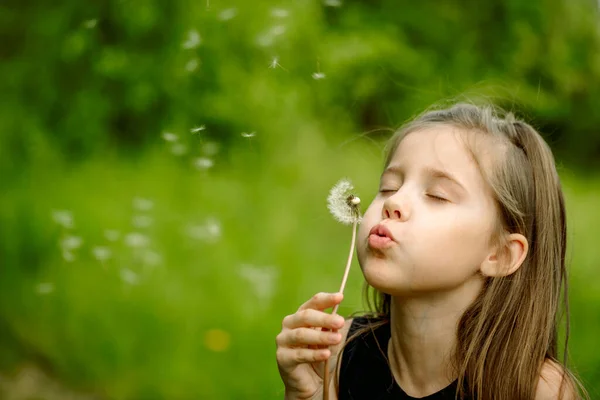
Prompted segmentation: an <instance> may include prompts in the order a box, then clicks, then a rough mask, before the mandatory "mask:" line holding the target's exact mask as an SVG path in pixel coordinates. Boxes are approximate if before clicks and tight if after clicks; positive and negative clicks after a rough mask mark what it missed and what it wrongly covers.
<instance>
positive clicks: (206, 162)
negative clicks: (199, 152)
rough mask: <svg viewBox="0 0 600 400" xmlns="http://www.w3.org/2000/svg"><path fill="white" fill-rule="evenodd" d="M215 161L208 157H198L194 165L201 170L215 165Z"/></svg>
mask: <svg viewBox="0 0 600 400" xmlns="http://www.w3.org/2000/svg"><path fill="white" fill-rule="evenodd" d="M214 164H215V163H214V161H213V160H211V159H210V158H206V157H198V158H196V159H195V160H194V167H196V168H197V169H200V170H205V169H209V168H210V167H212V166H213V165H214Z"/></svg>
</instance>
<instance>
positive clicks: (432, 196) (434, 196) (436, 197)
mask: <svg viewBox="0 0 600 400" xmlns="http://www.w3.org/2000/svg"><path fill="white" fill-rule="evenodd" d="M425 195H426V196H427V198H428V199H430V200H432V201H435V202H439V203H448V202H450V200H448V199H447V198H446V197H444V196H443V195H441V194H437V193H426V194H425Z"/></svg>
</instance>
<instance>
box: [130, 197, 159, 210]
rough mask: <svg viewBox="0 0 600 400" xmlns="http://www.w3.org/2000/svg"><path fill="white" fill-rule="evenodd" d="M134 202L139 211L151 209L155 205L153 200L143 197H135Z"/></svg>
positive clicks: (134, 206)
mask: <svg viewBox="0 0 600 400" xmlns="http://www.w3.org/2000/svg"><path fill="white" fill-rule="evenodd" d="M132 202H133V208H135V209H136V210H139V211H150V210H152V208H153V207H154V202H153V201H152V200H150V199H145V198H143V197H134V198H133V201H132Z"/></svg>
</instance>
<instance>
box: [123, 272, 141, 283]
mask: <svg viewBox="0 0 600 400" xmlns="http://www.w3.org/2000/svg"><path fill="white" fill-rule="evenodd" d="M120 275H121V279H122V280H123V282H125V283H128V284H130V285H137V284H138V283H139V282H140V277H139V276H138V274H136V273H135V272H133V271H132V270H130V269H128V268H123V269H122V270H121V271H120Z"/></svg>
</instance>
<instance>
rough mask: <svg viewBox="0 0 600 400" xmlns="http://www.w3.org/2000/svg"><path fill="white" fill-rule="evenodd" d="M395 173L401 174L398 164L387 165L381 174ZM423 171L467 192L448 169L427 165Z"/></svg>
mask: <svg viewBox="0 0 600 400" xmlns="http://www.w3.org/2000/svg"><path fill="white" fill-rule="evenodd" d="M390 173H393V174H396V175H401V174H402V168H401V167H400V166H397V165H392V166H389V167H387V168H386V169H385V171H383V174H382V176H383V175H386V174H390ZM423 173H424V174H425V175H427V176H429V177H431V178H434V179H445V180H448V181H450V182H452V183H454V184H455V185H457V186H458V187H459V188H460V189H462V190H464V191H465V192H467V189H466V188H465V186H464V185H463V184H462V183H461V182H460V180H458V178H456V177H455V176H454V175H452V174H451V173H450V172H448V171H444V170H441V169H438V168H435V167H431V166H427V167H425V168H424V169H423Z"/></svg>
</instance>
